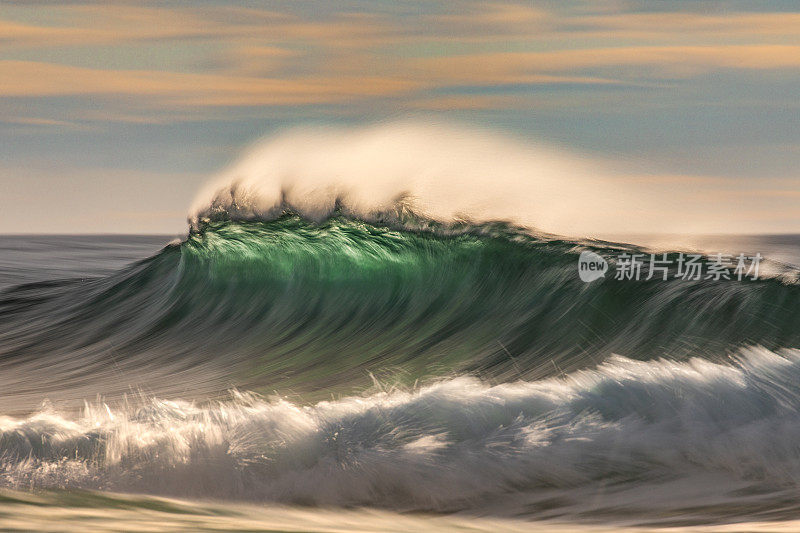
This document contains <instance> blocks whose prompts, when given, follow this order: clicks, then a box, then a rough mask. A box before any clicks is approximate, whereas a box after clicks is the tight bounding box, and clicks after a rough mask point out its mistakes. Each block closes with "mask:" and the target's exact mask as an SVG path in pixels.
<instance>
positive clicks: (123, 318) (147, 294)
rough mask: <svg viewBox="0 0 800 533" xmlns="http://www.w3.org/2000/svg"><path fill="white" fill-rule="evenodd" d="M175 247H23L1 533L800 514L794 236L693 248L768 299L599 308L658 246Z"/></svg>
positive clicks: (366, 234) (11, 313) (43, 242)
mask: <svg viewBox="0 0 800 533" xmlns="http://www.w3.org/2000/svg"><path fill="white" fill-rule="evenodd" d="M169 241H170V238H167V237H113V236H103V237H86V236H84V237H67V236H61V237H58V236H46V237H45V236H28V237H3V238H0V249H2V264H1V265H0V291H2V292H0V319H2V320H0V384H1V385H2V387H3V394H2V397H0V408H1V410H0V414H2V415H4V416H2V417H0V448H2V467H1V469H0V483H2V485H3V486H4V487H6V490H7V491H8V490H11V491H14V492H6V493H5V494H4V496H3V498H2V504H1V505H2V509H0V513H2V517H0V523H2V525H3V527H6V528H12V529H14V528H16V529H30V530H47V529H48V528H49V529H53V530H62V529H70V528H71V529H74V530H89V528H90V527H94V528H96V530H115V529H125V530H136V529H139V530H143V531H148V530H161V529H175V530H181V529H183V530H196V529H204V528H205V529H208V530H214V529H218V530H236V529H239V530H270V529H274V530H319V531H337V530H358V528H361V529H362V530H393V529H394V530H398V531H399V530H409V529H420V528H425V529H441V530H443V531H447V530H456V529H460V530H463V529H465V528H466V529H467V530H469V529H470V528H471V529H472V530H476V531H481V530H497V529H506V530H515V529H519V530H523V529H525V530H531V529H530V528H531V527H532V524H531V521H535V523H536V524H538V525H537V526H536V527H538V528H541V530H551V529H552V530H569V528H570V527H575V526H574V524H575V523H576V522H578V523H580V524H581V527H584V528H589V529H591V528H597V529H598V530H603V529H602V528H604V527H618V526H625V527H639V528H650V527H678V526H681V527H684V526H692V527H700V526H703V527H712V525H713V527H714V528H717V529H713V530H725V529H724V528H723V526H722V525H720V524H724V523H728V522H744V523H746V524H747V529H740V530H748V531H749V530H754V529H757V528H761V527H765V526H762V525H759V524H758V522H760V521H765V520H769V521H771V526H769V527H772V528H773V529H774V528H779V527H785V528H788V529H787V530H791V529H790V528H791V527H792V524H791V523H790V522H788V521H790V520H793V519H795V518H797V516H798V508H797V504H796V495H797V491H798V488H800V485H799V483H800V447H798V445H797V444H796V443H797V442H800V439H799V438H798V437H800V410H798V408H799V407H800V389H798V388H797V386H796V383H798V378H800V352H798V350H797V348H798V347H800V308H798V305H800V303H799V302H800V300H798V298H797V297H798V294H800V287H798V285H797V281H796V280H797V268H796V266H794V265H796V264H798V263H800V260H798V258H799V257H800V248H799V247H798V242H800V239H798V237H797V236H779V237H774V236H773V237H747V238H738V239H731V238H727V239H721V238H709V239H707V240H706V241H704V242H698V243H689V244H685V246H687V247H694V248H702V249H703V250H705V251H708V252H730V253H732V254H737V253H739V252H745V253H748V254H752V253H756V252H760V253H762V254H764V255H765V256H766V258H767V260H768V261H765V263H764V271H763V274H764V275H763V277H762V278H761V279H759V280H743V281H737V280H730V281H714V280H705V279H701V280H698V281H691V280H689V281H687V280H682V279H675V278H674V277H670V279H668V280H666V281H664V280H661V279H657V278H656V279H651V280H644V279H642V280H639V281H634V280H615V279H613V277H611V276H609V277H607V278H605V279H602V280H598V281H595V282H592V283H590V284H587V283H584V282H582V281H581V280H580V279H579V278H578V275H577V258H578V255H579V253H580V252H581V251H583V250H587V249H591V250H594V251H595V252H597V253H599V254H601V255H603V256H604V257H607V258H609V259H611V260H612V261H613V258H614V257H616V256H618V255H619V254H620V253H624V252H626V251H627V252H631V251H636V248H634V247H630V246H618V245H612V244H608V243H600V242H592V241H581V242H579V241H567V240H560V239H554V238H552V237H545V236H535V235H532V234H529V233H527V232H523V231H521V230H518V229H516V228H513V227H510V226H507V225H497V224H495V225H481V226H462V227H449V228H442V227H436V226H430V227H419V225H416V226H413V227H411V226H398V225H397V224H380V223H375V222H373V223H366V222H363V221H358V220H354V219H349V218H347V217H338V218H336V217H335V218H333V219H330V220H327V221H325V222H309V221H307V220H304V219H302V218H300V217H297V216H292V215H288V216H284V217H281V218H279V219H278V220H275V221H249V222H248V221H240V222H234V221H226V220H223V221H213V222H208V223H207V224H206V225H205V226H204V227H203V228H202V230H200V231H196V232H194V233H192V234H191V235H190V236H189V237H188V238H187V239H185V240H183V241H182V242H179V243H172V244H169V245H168V244H167V243H168V242H169ZM641 242H645V240H641ZM649 244H651V245H652V246H656V247H659V249H664V248H665V247H666V245H664V244H663V243H661V244H659V243H658V242H657V240H651V241H650V243H649ZM669 249H678V248H677V245H675V244H674V243H670V246H669ZM250 391H253V392H250ZM767 435H768V436H769V437H768V438H767V437H766V436H767ZM20 491H21V492H20ZM31 491H33V492H31ZM121 493H126V494H132V493H134V494H141V495H147V496H130V495H128V496H125V495H121ZM155 495H160V496H162V497H163V496H166V497H171V498H184V500H182V501H177V500H163V499H159V498H155V497H154V496H155ZM208 501H211V502H214V503H206V502H208ZM276 505H281V506H277V507H276ZM287 506H288V507H287ZM298 506H299V507H298ZM352 508H357V509H358V510H337V509H352ZM376 509H381V510H380V511H378V510H376ZM395 513H401V514H395ZM420 513H425V514H424V515H422V514H420ZM474 517H480V519H475V518H474ZM120 524H124V527H123V526H121V525H120ZM570 524H572V525H570ZM59 527H60V528H61V529H59ZM725 527H729V526H725ZM742 527H744V526H742ZM720 528H722V529H720ZM733 530H736V529H733Z"/></svg>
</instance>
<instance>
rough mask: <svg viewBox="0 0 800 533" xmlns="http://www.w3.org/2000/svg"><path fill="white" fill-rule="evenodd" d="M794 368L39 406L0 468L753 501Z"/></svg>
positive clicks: (779, 466) (759, 361)
mask: <svg viewBox="0 0 800 533" xmlns="http://www.w3.org/2000/svg"><path fill="white" fill-rule="evenodd" d="M799 377H800V351H797V350H787V351H784V352H783V353H782V354H777V353H774V352H770V351H768V350H764V349H756V348H754V349H749V350H745V351H744V352H743V353H742V354H740V359H739V361H738V362H737V363H734V364H729V365H720V364H714V363H710V362H708V361H704V360H699V359H697V360H691V361H687V362H683V363H678V362H669V361H649V362H637V361H631V360H628V359H624V358H619V357H618V358H615V359H613V360H611V361H609V362H608V363H605V364H603V365H601V366H600V367H599V368H598V369H596V370H585V371H580V372H576V373H573V374H570V375H568V376H566V377H565V378H559V379H548V380H543V381H536V382H517V383H507V384H502V385H497V386H489V385H487V384H484V383H481V382H479V381H477V380H475V379H472V378H468V377H459V378H454V379H450V380H445V381H442V382H439V383H436V384H432V385H429V386H426V387H423V388H421V389H419V390H417V391H414V392H404V391H388V392H378V393H375V394H373V395H370V396H364V397H348V398H343V399H340V400H336V401H328V402H321V403H318V404H316V405H310V406H300V405H296V404H293V403H291V402H289V401H287V400H284V399H273V400H264V399H261V398H259V397H256V396H251V395H242V394H237V395H235V396H234V398H232V399H231V400H230V401H227V402H221V403H212V404H209V405H205V406H199V405H194V404H190V403H186V402H170V401H160V400H156V399H153V400H147V401H144V400H142V401H140V402H138V403H137V402H132V403H130V404H128V405H127V406H126V405H122V406H119V407H109V406H106V405H103V404H96V405H93V406H87V408H86V411H85V414H84V416H82V417H78V418H69V417H65V416H62V415H59V414H57V413H55V412H53V411H52V410H44V411H42V412H40V413H38V414H35V415H33V416H31V417H29V418H26V419H17V420H15V419H3V420H2V421H0V446H1V447H2V455H3V466H2V480H3V483H4V484H5V485H7V486H11V487H19V486H25V487H29V486H34V487H89V488H103V489H109V490H117V491H128V490H135V491H142V492H150V493H160V494H173V495H189V496H202V497H221V498H235V499H244V500H257V501H277V502H291V503H297V502H303V503H307V504H320V505H347V506H349V505H371V506H381V507H390V508H400V509H412V510H435V511H455V510H459V509H470V510H471V511H473V512H491V513H495V514H496V513H512V514H519V513H522V514H536V513H539V512H541V510H539V511H537V509H538V507H537V506H536V505H533V503H534V502H537V501H541V500H542V499H547V498H551V499H552V498H554V497H556V495H557V502H558V503H557V504H554V503H552V502H551V504H550V505H549V506H547V507H545V508H544V509H550V510H552V509H553V507H575V508H577V507H580V506H583V507H584V508H587V507H588V508H591V509H593V510H594V511H598V512H599V509H600V508H607V509H609V510H614V512H622V511H620V509H625V510H626V511H625V512H632V511H631V510H632V509H637V506H642V507H641V508H638V511H637V512H641V513H643V514H647V513H653V512H654V510H656V509H661V510H663V511H665V512H666V511H667V510H671V511H675V510H676V509H679V508H680V507H681V506H691V507H693V508H694V509H695V511H696V510H697V509H698V508H699V507H700V506H703V505H708V506H710V511H709V512H713V510H714V509H716V510H717V512H719V511H720V510H721V509H722V507H723V506H724V505H727V504H731V505H739V506H740V508H751V509H752V508H754V507H753V506H754V505H755V506H757V504H758V503H759V502H761V503H763V502H764V501H766V500H768V499H769V498H770V497H773V496H774V495H776V494H777V495H778V497H780V494H782V492H783V491H786V490H796V489H797V486H798V483H800V466H798V465H800V451H799V450H798V448H797V445H796V443H797V442H798V439H800V415H798V409H797V408H798V406H800V394H798V392H797V388H796V387H795V386H794V383H796V381H797V379H798V378H799ZM765 434H769V435H770V438H768V439H765V438H764V435H765ZM601 486H606V488H605V489H604V490H599V487H601ZM677 486H683V487H684V488H683V489H678V490H676V487H677ZM656 487H660V489H657V488H656ZM665 487H666V488H665ZM744 489H747V490H746V491H745V490H744ZM647 490H652V492H650V493H649V494H648V497H647V498H646V499H645V500H644V501H642V500H641V499H640V496H641V494H642V493H643V491H647ZM587 494H592V495H593V496H592V498H591V501H590V502H589V503H587V502H586V501H584V497H585V496H586V495H587ZM753 495H758V498H756V501H755V502H754V501H752V496H753ZM712 506H713V507H712ZM573 511H574V509H573ZM671 511H670V512H671ZM722 512H723V514H724V510H723V511H722ZM545 514H546V513H545ZM667 514H668V513H667Z"/></svg>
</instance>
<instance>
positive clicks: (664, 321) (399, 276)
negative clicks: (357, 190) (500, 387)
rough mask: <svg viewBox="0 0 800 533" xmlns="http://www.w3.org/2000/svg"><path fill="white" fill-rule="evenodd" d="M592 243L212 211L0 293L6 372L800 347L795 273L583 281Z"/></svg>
mask: <svg viewBox="0 0 800 533" xmlns="http://www.w3.org/2000/svg"><path fill="white" fill-rule="evenodd" d="M403 217H404V218H403ZM400 218H403V224H402V225H400V224H398V223H397V220H399V219H400ZM586 249H592V250H594V251H596V252H598V253H601V254H603V255H605V256H607V257H613V256H614V255H616V254H617V253H619V252H620V251H621V250H624V248H618V247H613V246H611V245H609V244H604V243H601V242H596V241H595V242H592V241H584V242H576V241H568V240H561V239H557V238H553V237H549V236H542V235H535V234H531V233H530V232H528V231H527V230H523V229H520V228H517V227H514V226H511V225H508V224H501V223H494V224H478V225H475V224H467V223H462V224H460V225H458V224H449V225H443V224H440V223H435V222H433V221H429V220H425V219H420V218H415V217H413V216H412V215H411V214H408V213H406V214H405V215H403V214H402V213H400V214H399V215H397V216H396V217H395V218H394V222H386V223H378V222H374V221H373V222H372V223H369V222H365V221H363V220H359V219H354V218H351V217H348V216H343V215H337V216H334V217H332V218H329V219H327V220H325V221H322V222H315V221H309V220H306V219H304V218H302V217H300V216H299V215H296V214H291V213H287V214H284V215H283V216H281V217H280V218H278V219H276V220H272V221H251V222H247V221H233V220H224V219H221V220H215V221H207V222H205V223H204V224H203V225H202V226H201V227H199V228H198V229H197V230H196V231H194V232H193V233H191V234H190V235H189V237H188V238H187V239H186V240H185V241H183V242H181V243H178V244H174V245H171V246H168V247H166V248H165V249H164V250H163V251H162V252H161V253H159V254H158V255H156V256H154V257H152V258H150V259H147V260H145V261H142V262H140V263H137V264H135V265H132V266H131V267H129V268H127V269H125V270H123V271H121V272H118V273H116V274H114V275H111V276H108V277H104V278H96V279H91V280H67V281H62V282H51V283H39V284H30V285H23V286H20V287H16V288H14V289H11V290H7V291H5V292H4V293H2V294H1V295H0V318H1V319H2V320H0V367H2V368H4V369H8V370H9V371H8V372H5V378H4V386H5V387H6V390H7V391H9V395H10V397H13V398H14V399H15V403H17V404H19V401H20V400H19V397H18V396H17V395H18V394H21V393H22V391H23V389H24V388H25V387H27V383H26V382H30V380H32V379H35V380H36V381H37V382H38V383H39V389H38V391H37V394H38V395H39V398H38V399H40V397H41V394H45V395H50V394H53V395H55V396H58V395H59V394H60V395H64V394H66V391H72V393H71V394H72V397H73V398H74V399H77V398H83V397H93V396H94V395H95V394H98V393H103V394H119V393H122V392H124V391H126V390H128V389H129V388H130V387H131V386H134V387H136V386H145V387H147V389H148V390H150V391H151V392H153V393H157V394H160V395H164V394H166V395H168V396H169V395H180V394H179V393H181V392H183V393H189V394H196V395H197V396H198V397H200V396H203V395H206V394H207V393H210V392H214V391H216V392H218V391H220V390H221V389H225V388H227V387H229V386H231V385H235V386H239V387H243V388H248V389H251V390H260V391H267V390H273V389H275V388H278V389H280V390H282V391H294V392H296V393H298V394H304V395H310V396H307V397H308V398H312V399H313V398H317V399H319V398H320V396H319V395H320V394H330V393H331V392H334V393H336V392H344V393H347V392H352V391H354V390H357V389H359V388H363V387H364V386H367V385H368V384H369V383H370V378H369V375H370V373H371V374H373V375H376V376H378V377H380V378H381V379H384V380H397V381H398V382H400V383H405V384H411V383H413V382H414V381H415V380H417V379H429V378H432V377H436V376H448V375H459V374H465V373H466V374H470V375H477V376H479V377H480V378H481V379H485V380H493V381H507V380H513V379H538V378H540V377H547V376H551V375H558V374H560V373H562V372H569V371H572V370H575V369H580V368H586V367H590V366H595V365H596V364H598V363H601V362H602V361H604V360H605V359H607V358H608V357H610V356H611V355H613V354H619V355H623V356H626V357H630V358H637V359H643V360H648V359H656V358H661V357H669V358H672V359H676V360H684V359H687V358H689V357H698V356H700V357H705V358H708V359H709V360H722V359H725V358H726V357H728V356H729V355H730V354H731V353H734V352H736V351H737V350H738V349H740V348H741V347H744V346H749V345H762V346H764V347H766V348H768V349H778V348H781V347H793V346H797V345H798V344H800V308H798V305H800V304H798V302H800V299H799V298H798V291H800V286H798V285H796V284H787V283H785V282H782V281H781V280H780V279H764V280H759V281H743V282H736V281H730V282H714V281H709V280H702V281H684V280H681V279H669V280H667V281H662V280H660V279H653V280H650V281H644V280H642V281H638V282H632V281H617V280H615V279H613V278H612V277H610V276H609V278H607V279H603V280H598V281H595V282H593V283H590V284H586V283H583V282H582V281H581V280H580V279H579V277H578V275H577V259H578V255H579V254H580V252H581V251H583V250H586ZM23 369H24V373H25V374H26V375H27V376H28V377H27V379H25V380H22V379H20V380H19V381H15V380H14V379H13V377H14V376H20V375H21V374H22V373H23ZM98 387H100V388H98ZM30 394H33V393H32V392H31V393H30ZM315 394H316V395H317V396H314V395H315ZM38 399H37V401H38Z"/></svg>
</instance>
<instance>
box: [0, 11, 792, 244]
mask: <svg viewBox="0 0 800 533" xmlns="http://www.w3.org/2000/svg"><path fill="white" fill-rule="evenodd" d="M798 87H800V7H799V6H798V5H797V3H796V2H794V1H792V2H789V1H777V0H775V1H763V2H740V1H737V0H731V1H703V0H649V1H644V0H638V1H637V0H631V1H625V0H609V1H591V2H588V1H587V2H583V1H564V0H561V1H555V0H553V1H542V2H530V1H529V2H513V1H498V2H472V1H460V0H455V1H447V2H444V1H437V0H411V1H406V2H395V1H388V0H371V1H359V0H352V1H336V0H332V1H320V0H292V1H280V0H276V1H272V2H256V1H244V0H240V1H229V2H217V1H212V0H200V1H194V2H189V1H184V0H169V1H156V0H153V1H147V0H139V1H121V0H104V1H102V2H94V1H90V0H61V1H58V2H55V1H48V0H25V1H14V0H4V1H3V2H2V3H0V201H2V204H0V205H2V209H1V210H0V233H117V232H118V233H165V234H178V233H181V232H182V231H184V230H185V228H186V214H187V209H188V207H189V205H190V204H191V202H192V199H193V197H194V194H195V192H196V191H197V190H198V189H199V188H200V187H201V185H202V184H203V183H205V182H206V181H207V180H208V179H209V177H210V176H212V175H214V174H215V173H217V172H219V171H220V169H223V168H225V167H226V166H227V165H229V164H230V163H231V162H232V161H233V160H235V159H236V157H237V155H238V154H239V153H240V152H241V150H242V148H243V147H245V146H247V145H249V144H250V143H252V142H253V141H255V140H256V139H258V138H260V137H262V136H264V135H269V134H273V133H275V132H279V131H282V130H284V129H286V128H291V127H296V126H298V125H317V124H337V125H359V124H369V123H374V122H380V121H387V120H394V119H406V118H408V117H414V118H417V119H419V118H421V119H423V120H428V121H434V122H436V121H447V122H452V121H455V122H457V123H463V124H475V125H478V126H481V127H488V128H493V129H497V130H500V131H502V132H505V133H507V134H511V135H513V136H516V137H518V138H520V139H523V140H530V141H531V142H545V143H548V144H549V145H551V146H557V147H560V148H562V149H564V150H566V151H569V152H573V153H577V154H584V155H585V157H587V158H597V159H598V160H603V161H605V162H611V163H610V164H611V165H612V166H613V165H617V166H618V167H619V168H620V169H621V170H620V171H621V172H625V173H628V174H630V175H631V176H634V177H636V179H640V180H642V181H643V182H645V183H650V182H652V183H653V184H655V185H656V186H657V187H658V188H659V190H663V191H665V192H664V194H669V190H670V188H672V187H674V188H675V189H676V190H681V191H684V192H685V191H694V190H697V191H702V194H704V195H706V197H707V198H708V202H709V203H710V204H713V203H714V202H716V201H718V200H723V201H726V202H728V204H729V205H731V206H732V207H731V209H736V210H741V216H743V217H745V218H746V219H747V220H752V221H753V223H752V226H751V228H752V232H753V233H758V232H761V233H763V232H770V233H786V232H800V178H798V171H797V169H798V168H800V121H798V118H800V99H799V98H798V94H799V93H798ZM709 184H710V185H709Z"/></svg>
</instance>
